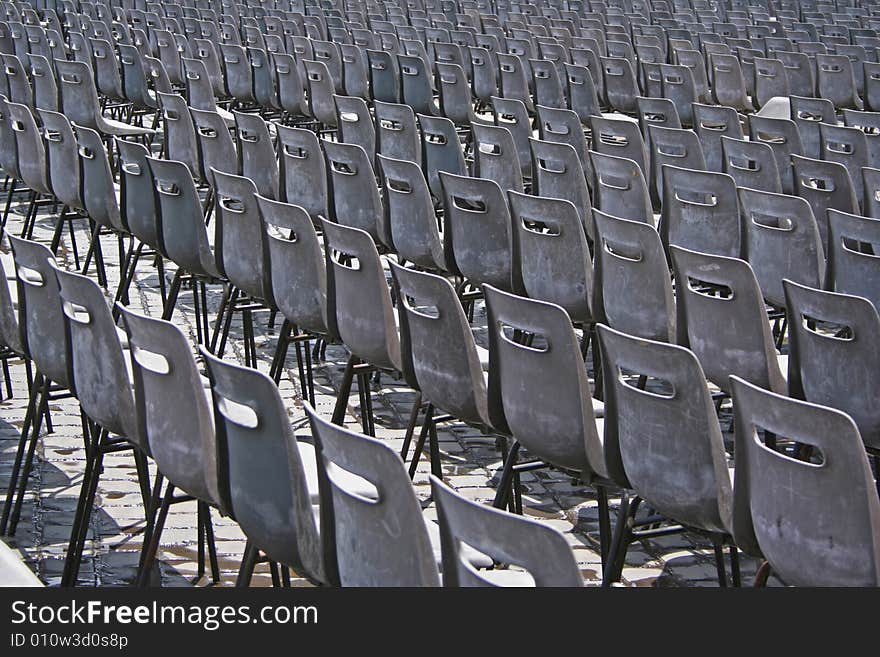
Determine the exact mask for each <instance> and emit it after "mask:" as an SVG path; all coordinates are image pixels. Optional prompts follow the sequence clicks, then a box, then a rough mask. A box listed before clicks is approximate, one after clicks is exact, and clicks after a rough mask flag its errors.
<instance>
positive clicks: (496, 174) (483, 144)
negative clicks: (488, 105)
mask: <svg viewBox="0 0 880 657" xmlns="http://www.w3.org/2000/svg"><path fill="white" fill-rule="evenodd" d="M472 130H473V134H474V176H476V177H478V178H486V179H488V180H494V181H495V182H496V183H498V186H499V187H501V189H503V190H508V189H512V190H514V191H518V192H521V191H522V190H523V176H522V167H520V164H519V155H518V153H517V150H516V144H515V143H514V141H513V135H511V134H510V130H508V129H507V128H505V127H503V126H496V125H482V124H474V126H473V127H472Z"/></svg>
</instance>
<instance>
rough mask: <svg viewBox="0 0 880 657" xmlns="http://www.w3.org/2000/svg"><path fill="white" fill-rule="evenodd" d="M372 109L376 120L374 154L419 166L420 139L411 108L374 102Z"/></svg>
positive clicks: (420, 158)
mask: <svg viewBox="0 0 880 657" xmlns="http://www.w3.org/2000/svg"><path fill="white" fill-rule="evenodd" d="M373 109H374V112H375V118H376V152H377V153H380V154H382V155H385V156H386V157H393V158H395V159H398V160H409V161H410V162H415V163H416V164H418V165H419V166H421V163H422V138H421V135H420V133H419V128H418V126H417V125H416V115H415V113H414V112H413V110H412V107H410V106H409V105H400V104H397V103H383V102H381V101H378V100H376V101H374V102H373Z"/></svg>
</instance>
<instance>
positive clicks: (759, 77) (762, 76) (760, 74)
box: [754, 57, 791, 108]
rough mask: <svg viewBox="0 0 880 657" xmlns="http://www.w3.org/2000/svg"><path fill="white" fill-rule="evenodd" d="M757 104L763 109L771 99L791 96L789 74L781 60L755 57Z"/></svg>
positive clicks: (755, 95)
mask: <svg viewBox="0 0 880 657" xmlns="http://www.w3.org/2000/svg"><path fill="white" fill-rule="evenodd" d="M754 67H755V94H754V97H755V104H756V105H757V106H758V107H761V108H763V107H764V106H765V105H766V104H767V103H768V102H769V101H770V100H771V99H773V98H776V97H779V96H781V97H785V96H789V95H791V87H790V86H789V83H788V72H787V71H786V69H785V65H784V64H783V63H782V61H781V60H779V59H775V58H766V57H755V63H754Z"/></svg>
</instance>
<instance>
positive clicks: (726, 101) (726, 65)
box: [709, 53, 754, 112]
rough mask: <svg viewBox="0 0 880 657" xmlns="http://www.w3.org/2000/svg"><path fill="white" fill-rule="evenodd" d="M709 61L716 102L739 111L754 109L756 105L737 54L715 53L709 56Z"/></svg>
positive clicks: (713, 94)
mask: <svg viewBox="0 0 880 657" xmlns="http://www.w3.org/2000/svg"><path fill="white" fill-rule="evenodd" d="M709 61H710V63H711V73H710V78H711V79H712V96H713V98H714V99H715V102H717V103H718V104H719V105H724V106H727V107H732V108H733V109H735V110H736V111H738V112H751V111H753V110H754V105H752V101H751V99H750V98H749V97H748V94H747V92H746V81H745V78H744V77H743V72H742V68H741V67H740V63H739V59H737V57H736V55H725V54H722V53H714V54H712V55H710V56H709Z"/></svg>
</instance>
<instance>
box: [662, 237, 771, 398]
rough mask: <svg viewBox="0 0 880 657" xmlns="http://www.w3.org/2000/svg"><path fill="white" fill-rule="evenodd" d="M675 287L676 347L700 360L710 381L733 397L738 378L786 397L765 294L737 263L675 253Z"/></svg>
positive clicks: (747, 269)
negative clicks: (732, 381)
mask: <svg viewBox="0 0 880 657" xmlns="http://www.w3.org/2000/svg"><path fill="white" fill-rule="evenodd" d="M670 252H671V255H672V265H673V270H674V272H675V282H676V322H675V328H676V334H677V337H676V342H678V344H680V345H682V346H684V347H688V348H690V349H691V350H692V351H693V352H694V353H695V354H696V355H697V358H699V359H700V364H701V365H702V366H703V370H704V372H705V373H706V378H707V379H709V381H711V382H712V383H714V384H715V385H716V386H718V387H719V388H720V389H721V390H722V391H724V392H729V391H730V387H729V376H730V375H731V374H734V375H736V376H742V377H743V378H745V379H747V380H749V381H753V382H755V383H756V384H757V385H760V386H763V387H765V388H767V389H768V390H774V391H778V392H780V393H783V394H784V393H785V392H786V390H787V384H786V381H785V377H784V375H783V372H782V370H781V369H780V363H779V356H778V354H777V352H776V349H775V347H774V343H773V335H772V333H771V330H770V322H769V321H768V319H767V313H766V311H765V308H764V299H763V298H762V295H761V288H760V287H759V286H758V281H757V279H756V278H755V274H754V272H752V269H751V267H750V266H749V264H748V263H747V262H745V261H743V260H739V259H737V258H728V257H724V256H719V255H709V254H707V253H698V252H696V251H689V250H687V249H683V248H680V247H677V246H672V247H670Z"/></svg>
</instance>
